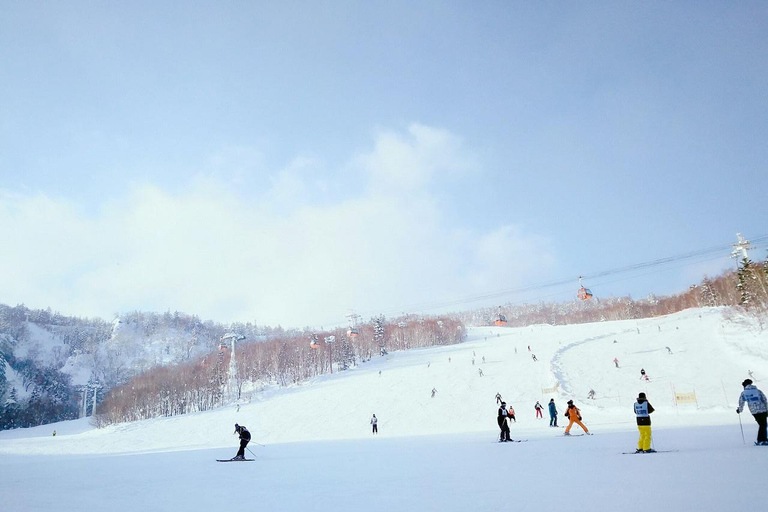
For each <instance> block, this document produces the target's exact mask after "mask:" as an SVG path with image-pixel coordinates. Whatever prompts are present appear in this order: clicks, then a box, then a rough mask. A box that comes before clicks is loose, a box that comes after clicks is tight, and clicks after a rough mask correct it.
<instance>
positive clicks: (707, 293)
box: [700, 276, 719, 307]
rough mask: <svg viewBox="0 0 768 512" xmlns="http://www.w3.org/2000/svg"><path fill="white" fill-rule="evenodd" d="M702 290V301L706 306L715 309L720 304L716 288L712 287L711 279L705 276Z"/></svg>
mask: <svg viewBox="0 0 768 512" xmlns="http://www.w3.org/2000/svg"><path fill="white" fill-rule="evenodd" d="M700 290H701V301H702V303H703V304H704V305H705V306H708V307H715V306H717V305H718V304H719V300H718V297H717V291H715V287H714V286H713V285H712V281H711V280H710V279H709V277H707V276H704V280H703V281H702V283H701V287H700Z"/></svg>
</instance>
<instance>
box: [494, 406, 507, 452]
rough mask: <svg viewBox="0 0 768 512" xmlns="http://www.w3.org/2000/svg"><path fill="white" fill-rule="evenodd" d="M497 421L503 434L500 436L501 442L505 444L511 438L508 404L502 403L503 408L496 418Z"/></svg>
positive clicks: (500, 408)
mask: <svg viewBox="0 0 768 512" xmlns="http://www.w3.org/2000/svg"><path fill="white" fill-rule="evenodd" d="M496 421H497V422H498V424H499V429H501V434H500V435H499V442H500V443H504V442H506V441H510V438H509V423H507V404H506V402H501V407H499V413H498V416H497V417H496Z"/></svg>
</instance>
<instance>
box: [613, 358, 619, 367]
mask: <svg viewBox="0 0 768 512" xmlns="http://www.w3.org/2000/svg"><path fill="white" fill-rule="evenodd" d="M613 364H615V365H616V368H618V367H619V358H618V357H614V358H613Z"/></svg>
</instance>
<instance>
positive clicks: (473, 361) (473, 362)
mask: <svg viewBox="0 0 768 512" xmlns="http://www.w3.org/2000/svg"><path fill="white" fill-rule="evenodd" d="M472 366H475V358H474V357H473V358H472Z"/></svg>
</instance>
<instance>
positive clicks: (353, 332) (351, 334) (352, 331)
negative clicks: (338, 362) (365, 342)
mask: <svg viewBox="0 0 768 512" xmlns="http://www.w3.org/2000/svg"><path fill="white" fill-rule="evenodd" d="M347 336H349V337H350V338H356V337H357V329H355V328H354V327H350V328H349V330H347Z"/></svg>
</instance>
